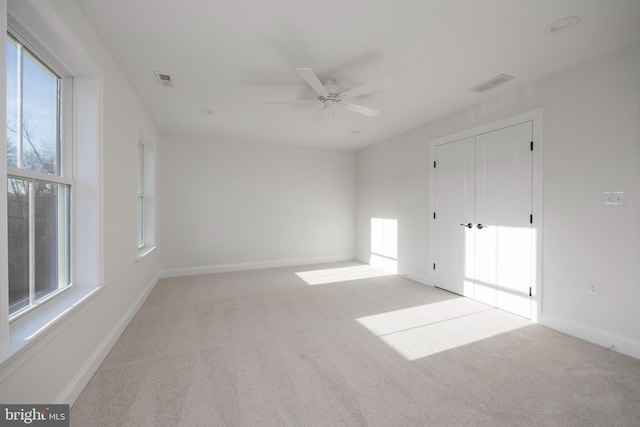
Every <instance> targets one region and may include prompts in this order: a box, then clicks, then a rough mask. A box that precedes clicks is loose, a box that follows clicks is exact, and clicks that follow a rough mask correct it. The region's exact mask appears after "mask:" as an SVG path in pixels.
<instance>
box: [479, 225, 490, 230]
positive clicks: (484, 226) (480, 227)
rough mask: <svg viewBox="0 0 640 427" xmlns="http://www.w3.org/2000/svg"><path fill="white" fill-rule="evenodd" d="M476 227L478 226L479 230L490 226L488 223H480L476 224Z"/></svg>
mask: <svg viewBox="0 0 640 427" xmlns="http://www.w3.org/2000/svg"><path fill="white" fill-rule="evenodd" d="M476 227H478V230H482V229H483V228H489V226H488V225H482V224H478V225H476Z"/></svg>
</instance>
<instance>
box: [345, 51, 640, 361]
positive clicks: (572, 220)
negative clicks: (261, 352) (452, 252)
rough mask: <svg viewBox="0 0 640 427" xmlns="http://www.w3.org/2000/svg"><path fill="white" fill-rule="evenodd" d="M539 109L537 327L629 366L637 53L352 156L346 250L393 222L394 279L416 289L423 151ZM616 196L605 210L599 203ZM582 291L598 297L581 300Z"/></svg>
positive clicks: (365, 244)
mask: <svg viewBox="0 0 640 427" xmlns="http://www.w3.org/2000/svg"><path fill="white" fill-rule="evenodd" d="M538 107H542V109H543V117H544V119H543V121H544V123H543V142H544V152H543V180H544V185H543V187H544V189H543V205H544V207H543V210H544V218H543V221H544V225H543V226H544V229H543V242H542V245H543V246H542V248H543V260H542V263H543V276H542V292H543V300H542V315H543V316H542V317H541V321H542V323H545V324H548V325H550V326H553V327H556V328H558V329H561V330H564V331H566V332H570V333H573V334H575V335H578V336H581V337H582V338H586V339H589V340H592V341H594V342H597V343H599V344H602V345H611V344H615V345H616V347H618V348H620V347H623V348H622V349H621V350H622V351H624V352H626V353H629V354H634V355H636V356H637V357H640V346H638V340H639V338H640V337H639V334H640V320H639V317H640V280H639V279H640V269H639V261H640V204H639V199H640V45H635V46H631V47H628V48H625V49H622V50H619V51H616V52H614V53H611V54H608V55H606V56H603V57H600V58H597V59H595V60H592V61H590V62H588V63H585V64H582V65H580V66H577V67H575V68H572V69H569V70H566V71H563V72H560V73H558V74H555V75H553V76H550V77H548V78H546V79H544V80H541V81H539V82H536V83H534V84H530V85H527V86H523V87H519V88H517V89H515V90H514V91H513V92H511V93H508V94H506V95H504V96H500V97H498V98H495V99H492V100H489V101H487V102H484V103H482V104H479V105H477V106H476V107H473V108H470V109H467V110H464V111H461V112H458V113H455V114H452V115H450V116H447V117H445V118H443V119H440V120H437V121H435V122H432V123H429V124H426V125H425V126H422V127H420V128H418V129H415V130H413V131H411V132H408V133H405V134H403V135H400V136H398V137H396V138H393V139H392V140H389V141H384V142H382V143H380V144H377V145H375V146H372V147H369V148H367V149H364V150H362V151H360V152H359V153H358V221H357V229H358V234H357V242H356V250H357V253H358V255H359V257H361V258H364V259H366V258H367V257H368V254H369V251H370V236H369V223H370V219H371V218H372V217H391V218H396V219H398V228H399V239H398V245H399V248H398V251H399V254H398V258H399V260H398V261H399V272H400V273H405V274H408V275H409V276H410V277H414V278H416V279H418V280H420V281H424V282H428V280H429V269H428V265H427V261H428V258H429V254H428V237H429V215H431V211H430V210H429V203H428V200H429V197H428V196H429V165H430V164H431V159H429V150H428V146H429V142H430V141H431V140H433V139H435V138H437V137H441V136H446V135H449V134H453V133H456V132H459V131H462V130H465V129H469V128H472V127H475V126H478V125H481V124H485V123H489V122H492V121H495V120H498V119H501V118H504V117H509V116H512V115H515V114H518V113H522V112H525V111H529V110H533V109H535V108H538ZM607 190H609V191H612V190H614V191H617V190H623V191H626V192H627V205H626V206H625V207H605V206H604V195H603V193H604V191H607ZM590 280H596V281H598V282H600V285H601V295H600V296H599V297H594V296H591V295H587V293H586V287H587V283H588V281H590Z"/></svg>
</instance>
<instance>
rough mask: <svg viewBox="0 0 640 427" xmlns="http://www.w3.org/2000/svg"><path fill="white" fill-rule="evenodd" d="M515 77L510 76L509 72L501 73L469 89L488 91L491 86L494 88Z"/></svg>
mask: <svg viewBox="0 0 640 427" xmlns="http://www.w3.org/2000/svg"><path fill="white" fill-rule="evenodd" d="M513 79H514V77H513V76H510V75H508V74H499V75H497V76H495V77H494V78H492V79H489V80H487V81H486V82H483V83H480V84H479V85H478V86H474V87H472V88H471V89H469V90H470V91H473V92H480V93H482V92H486V91H488V90H489V89H491V88H494V87H496V86H498V85H501V84H502V83H506V82H508V81H509V80H513Z"/></svg>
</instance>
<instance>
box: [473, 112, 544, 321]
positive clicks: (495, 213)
mask: <svg viewBox="0 0 640 427" xmlns="http://www.w3.org/2000/svg"><path fill="white" fill-rule="evenodd" d="M531 140H532V124H531V122H526V123H522V124H519V125H515V126H510V127H508V128H504V129H500V130H496V131H493V132H489V133H485V134H482V135H478V136H476V195H475V201H476V205H475V222H476V228H475V277H474V279H475V299H477V300H478V301H481V302H484V303H487V304H490V305H492V306H495V307H498V308H501V309H504V310H507V311H510V312H512V313H516V314H519V315H521V316H524V317H526V318H530V317H531V297H530V294H529V287H530V286H531V284H532V283H531V278H532V268H533V264H532V259H533V257H532V226H531V224H530V214H531V195H532V193H531V191H532V152H531Z"/></svg>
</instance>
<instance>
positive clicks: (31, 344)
mask: <svg viewBox="0 0 640 427" xmlns="http://www.w3.org/2000/svg"><path fill="white" fill-rule="evenodd" d="M106 285H108V283H105V284H104V285H103V286H99V287H81V286H74V287H73V289H69V290H68V291H66V292H64V293H63V294H61V295H60V296H58V297H56V298H54V299H52V300H51V301H48V302H47V303H45V304H43V305H42V306H41V307H38V308H37V309H36V310H34V311H32V312H31V313H28V314H26V315H24V316H23V317H20V318H19V319H17V320H16V321H14V322H13V323H11V325H10V327H9V331H10V332H9V333H10V339H9V348H7V349H5V350H4V351H2V353H0V382H2V381H4V379H6V378H7V377H8V376H9V375H11V374H12V373H13V372H14V371H15V370H16V369H18V368H19V367H20V366H22V365H23V364H24V363H25V362H26V361H27V360H29V359H30V358H31V357H33V356H34V355H35V354H36V353H37V352H38V351H39V350H40V349H42V348H43V347H44V346H45V345H46V344H47V343H48V342H49V341H51V340H52V339H53V338H54V337H55V336H56V335H58V333H60V332H61V331H62V330H63V329H65V328H66V327H67V326H69V325H70V324H71V323H72V322H73V321H74V320H76V319H77V318H78V317H79V316H80V315H82V313H84V312H85V311H86V310H88V309H89V308H90V307H91V306H92V305H93V304H94V303H95V302H96V301H97V299H96V298H97V297H98V296H99V295H100V294H102V292H103V290H104V288H105V287H106Z"/></svg>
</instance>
